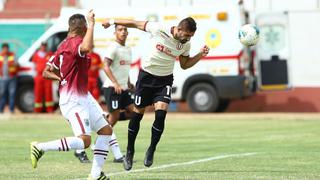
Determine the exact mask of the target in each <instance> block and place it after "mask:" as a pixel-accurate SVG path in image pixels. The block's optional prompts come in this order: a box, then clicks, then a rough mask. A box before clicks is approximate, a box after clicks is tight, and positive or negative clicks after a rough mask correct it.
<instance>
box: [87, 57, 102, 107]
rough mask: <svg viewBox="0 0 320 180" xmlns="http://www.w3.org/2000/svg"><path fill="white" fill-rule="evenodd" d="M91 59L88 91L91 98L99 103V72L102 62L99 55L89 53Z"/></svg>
mask: <svg viewBox="0 0 320 180" xmlns="http://www.w3.org/2000/svg"><path fill="white" fill-rule="evenodd" d="M88 56H89V57H91V66H90V69H89V72H88V90H89V92H90V93H91V94H92V96H93V97H94V98H95V99H96V100H97V101H98V102H99V97H100V88H99V83H98V79H99V70H100V68H101V67H102V61H101V58H100V56H99V54H97V53H95V52H94V51H91V52H90V53H88Z"/></svg>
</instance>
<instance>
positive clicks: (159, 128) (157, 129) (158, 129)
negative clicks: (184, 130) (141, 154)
mask: <svg viewBox="0 0 320 180" xmlns="http://www.w3.org/2000/svg"><path fill="white" fill-rule="evenodd" d="M166 115H167V111H164V110H156V111H155V120H154V122H153V125H152V128H151V134H152V135H151V144H150V147H149V148H150V149H151V150H153V151H155V150H156V147H157V144H158V142H159V141H160V138H161V135H162V132H163V130H164V121H165V119H166Z"/></svg>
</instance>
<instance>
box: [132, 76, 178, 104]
mask: <svg viewBox="0 0 320 180" xmlns="http://www.w3.org/2000/svg"><path fill="white" fill-rule="evenodd" d="M172 83H173V75H172V74H171V75H168V76H155V75H152V74H150V73H148V72H145V71H143V70H140V72H139V76H138V80H137V83H136V91H135V98H134V104H135V106H136V107H138V108H144V107H146V106H149V105H151V104H153V103H155V102H158V101H162V102H165V103H168V104H169V103H170V101H171V87H172Z"/></svg>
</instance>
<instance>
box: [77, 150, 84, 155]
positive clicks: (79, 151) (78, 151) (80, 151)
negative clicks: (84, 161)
mask: <svg viewBox="0 0 320 180" xmlns="http://www.w3.org/2000/svg"><path fill="white" fill-rule="evenodd" d="M82 152H84V149H77V150H76V153H78V154H80V153H82Z"/></svg>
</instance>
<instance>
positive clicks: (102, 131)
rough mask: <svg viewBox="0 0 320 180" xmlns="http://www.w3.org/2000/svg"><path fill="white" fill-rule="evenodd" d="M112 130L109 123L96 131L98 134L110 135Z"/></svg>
mask: <svg viewBox="0 0 320 180" xmlns="http://www.w3.org/2000/svg"><path fill="white" fill-rule="evenodd" d="M112 132H113V130H112V127H111V126H110V125H106V126H104V127H103V128H101V129H100V130H99V131H98V132H97V134H98V135H112Z"/></svg>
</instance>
